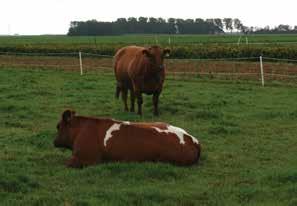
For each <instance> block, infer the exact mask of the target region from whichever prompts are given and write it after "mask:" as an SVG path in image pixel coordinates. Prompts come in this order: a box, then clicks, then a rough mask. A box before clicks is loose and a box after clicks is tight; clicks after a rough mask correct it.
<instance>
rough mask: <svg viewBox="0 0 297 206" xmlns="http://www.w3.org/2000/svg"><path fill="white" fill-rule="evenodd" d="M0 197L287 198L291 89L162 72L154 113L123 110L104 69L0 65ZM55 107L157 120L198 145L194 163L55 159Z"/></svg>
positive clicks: (294, 181) (101, 201)
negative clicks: (82, 164) (70, 164)
mask: <svg viewBox="0 0 297 206" xmlns="http://www.w3.org/2000/svg"><path fill="white" fill-rule="evenodd" d="M0 76H1V79H0V98H1V101H0V131H1V132H0V148H1V150H0V205H1V206H2V205H9V206H11V205H141V206H142V205H170V206H173V205H179V206H180V205H219V206H222V205H226V206H232V205H253V206H257V205H269V206H270V205H286V206H295V205H297V197H296V194H297V165H296V162H297V155H296V148H297V138H296V133H297V127H296V120H297V108H296V101H297V93H296V87H294V86H289V85H282V84H273V85H268V86H266V87H265V88H261V87H259V85H258V83H254V82H232V83H230V82H229V83H228V82H219V81H214V80H213V81H211V80H207V79H206V80H205V79H204V80H203V79H192V80H187V81H181V80H173V79H171V78H168V79H167V80H166V84H165V88H164V92H163V93H162V96H161V103H160V111H161V116H160V117H159V118H155V117H153V116H152V104H151V101H150V100H151V98H150V97H149V96H146V98H145V99H144V101H145V104H144V108H145V109H144V116H143V117H138V116H137V115H135V114H130V113H125V112H123V110H122V104H121V102H120V101H116V100H115V99H114V83H115V82H114V78H113V76H110V75H105V74H103V73H98V72H89V73H88V74H86V75H84V76H79V74H78V73H73V72H66V71H57V70H55V71H54V70H30V69H11V68H1V69H0ZM65 108H73V109H75V110H76V111H77V113H78V114H81V115H92V116H109V117H113V118H116V119H121V120H129V121H164V122H169V123H171V124H173V125H176V126H179V127H182V128H184V129H186V130H187V131H189V133H191V134H193V135H194V136H196V137H197V138H198V139H199V140H200V142H201V144H202V149H203V150H202V158H201V162H200V164H199V165H195V166H192V167H177V166H173V165H169V164H161V163H143V164H139V163H134V164H133V163H131V164H124V163H109V164H103V165H98V166H93V167H88V168H84V169H81V170H76V169H68V168H65V166H64V162H65V160H67V159H68V158H69V157H70V155H71V153H70V151H65V150H59V149H56V148H54V147H53V143H52V142H53V139H54V137H55V134H56V129H55V126H56V123H57V121H58V120H59V118H60V115H61V113H62V111H63V110H64V109H65Z"/></svg>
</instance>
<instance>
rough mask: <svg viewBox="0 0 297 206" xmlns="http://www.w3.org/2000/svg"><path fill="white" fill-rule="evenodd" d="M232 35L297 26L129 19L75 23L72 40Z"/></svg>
mask: <svg viewBox="0 0 297 206" xmlns="http://www.w3.org/2000/svg"><path fill="white" fill-rule="evenodd" d="M225 32H229V33H233V32H240V33H245V34H248V33H272V34H275V33H282V34H284V33H297V26H295V27H291V26H289V25H279V26H278V27H275V28H270V27H264V28H256V27H247V26H244V25H243V23H242V22H241V21H240V20H239V19H237V18H234V19H233V18H223V19H220V18H215V19H201V18H196V19H180V18H169V19H167V20H166V19H163V18H154V17H139V18H135V17H129V18H118V19H117V20H116V21H113V22H104V21H97V20H89V21H72V22H71V23H70V28H69V30H68V35H69V36H95V35H121V34H222V33H225Z"/></svg>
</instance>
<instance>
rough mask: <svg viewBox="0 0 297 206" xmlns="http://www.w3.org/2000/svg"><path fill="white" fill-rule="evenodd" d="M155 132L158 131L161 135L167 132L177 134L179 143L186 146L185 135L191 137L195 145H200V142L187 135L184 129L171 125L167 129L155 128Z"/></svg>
mask: <svg viewBox="0 0 297 206" xmlns="http://www.w3.org/2000/svg"><path fill="white" fill-rule="evenodd" d="M153 128H154V129H155V130H157V131H158V132H159V133H162V132H165V133H167V134H168V133H173V134H175V135H176V136H177V137H178V139H179V143H180V144H185V139H184V135H188V136H189V137H191V139H192V141H193V143H195V144H199V142H198V140H197V139H196V138H195V137H193V136H192V135H190V134H189V133H187V132H186V131H185V130H184V129H182V128H179V127H175V126H172V125H169V126H168V127H167V129H160V128H158V127H153Z"/></svg>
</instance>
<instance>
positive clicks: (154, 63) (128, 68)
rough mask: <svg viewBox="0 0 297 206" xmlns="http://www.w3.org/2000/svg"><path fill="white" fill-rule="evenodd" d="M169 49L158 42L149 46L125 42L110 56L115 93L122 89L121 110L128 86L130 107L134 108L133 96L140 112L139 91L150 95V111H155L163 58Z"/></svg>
mask: <svg viewBox="0 0 297 206" xmlns="http://www.w3.org/2000/svg"><path fill="white" fill-rule="evenodd" d="M169 53H170V50H169V49H162V48H160V47H159V46H152V47H149V48H145V47H139V46H127V47H124V48H121V49H119V50H118V51H117V53H116V54H115V57H114V72H115V76H116V81H117V85H116V97H117V98H119V95H120V93H122V99H123V101H124V105H125V111H128V105H127V95H128V90H130V100H131V107H130V111H131V112H134V101H135V97H136V98H137V104H138V112H137V113H138V114H139V115H141V114H142V108H141V106H142V103H143V99H142V93H145V94H152V95H153V105H154V115H159V110H158V101H159V95H160V93H161V92H162V88H163V83H164V79H165V67H164V64H163V60H164V57H165V56H169Z"/></svg>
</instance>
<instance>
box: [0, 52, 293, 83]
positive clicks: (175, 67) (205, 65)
mask: <svg viewBox="0 0 297 206" xmlns="http://www.w3.org/2000/svg"><path fill="white" fill-rule="evenodd" d="M82 63H83V69H84V72H87V71H92V70H98V71H104V72H113V68H112V65H113V60H112V58H100V57H98V58H97V57H83V58H82ZM165 64H166V67H167V73H168V74H171V75H173V76H179V77H180V76H182V77H185V78H188V77H189V78H191V77H195V76H208V77H210V78H223V79H230V78H231V79H257V80H258V79H260V78H261V70H260V63H259V62H251V61H245V62H243V61H237V62H234V61H220V60H211V61H210V60H176V59H168V60H166V61H165ZM0 66H2V67H7V66H9V67H16V68H18V67H19V68H43V69H63V70H71V71H78V72H79V71H80V62H79V58H78V57H56V56H51V57H49V56H8V55H0ZM263 71H264V76H265V79H267V80H268V79H269V80H293V81H295V80H296V79H297V64H293V63H287V62H282V63H274V62H265V61H264V63H263Z"/></svg>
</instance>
